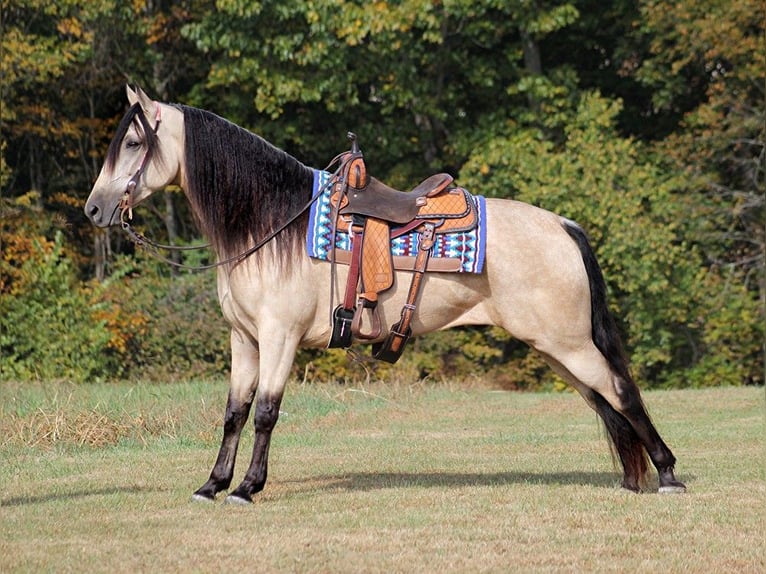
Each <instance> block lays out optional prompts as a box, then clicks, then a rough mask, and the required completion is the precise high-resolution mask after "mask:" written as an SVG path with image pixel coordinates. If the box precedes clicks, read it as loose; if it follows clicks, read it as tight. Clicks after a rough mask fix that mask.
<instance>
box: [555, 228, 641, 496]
mask: <svg viewBox="0 0 766 574" xmlns="http://www.w3.org/2000/svg"><path fill="white" fill-rule="evenodd" d="M564 229H565V230H566V232H567V233H568V234H569V236H570V237H571V238H572V239H573V240H574V241H575V243H577V246H578V247H579V248H580V254H581V255H582V260H583V263H584V264H585V271H586V273H587V274H588V281H589V282H590V307H591V328H592V335H591V336H592V338H593V342H594V344H595V345H596V348H597V349H598V350H599V351H601V354H602V355H604V357H605V358H606V360H607V362H608V363H609V367H610V368H611V369H612V371H613V372H614V373H615V374H616V375H617V376H618V377H619V378H620V379H621V380H622V384H621V390H622V391H623V392H624V391H627V392H628V393H630V394H631V395H632V396H631V399H633V400H638V401H640V394H639V391H638V387H637V386H636V384H635V382H634V381H633V377H632V376H631V374H630V368H629V367H628V360H627V358H626V356H625V352H624V351H623V348H622V343H621V338H620V332H619V330H618V329H617V324H616V323H615V321H614V317H613V316H612V314H611V312H610V311H609V307H608V305H607V297H606V281H604V275H603V273H602V272H601V267H600V266H599V264H598V261H597V260H596V255H595V253H594V252H593V248H592V247H591V245H590V242H589V241H588V236H587V235H586V234H585V232H584V231H583V230H582V228H581V227H580V226H578V225H577V224H576V223H574V222H571V221H565V222H564ZM593 399H594V403H595V405H596V410H597V412H598V414H599V415H600V416H601V419H602V420H603V421H604V426H605V427H606V430H607V434H608V436H609V440H610V444H611V447H612V453H613V454H616V455H617V456H618V457H619V459H620V462H621V463H622V467H623V470H624V471H625V481H624V482H623V486H625V487H627V488H631V489H634V490H635V489H637V488H638V486H640V485H641V484H642V483H643V482H644V481H645V479H646V474H647V472H648V460H647V456H646V450H645V449H644V446H643V443H642V442H641V440H640V439H639V437H638V434H637V433H636V431H635V429H634V428H633V426H632V425H631V424H630V422H629V421H628V420H627V419H626V418H625V417H624V416H623V415H621V414H620V413H619V412H617V411H616V410H615V409H614V408H613V407H612V406H611V405H610V404H609V403H608V402H607V401H606V399H604V397H602V396H601V395H600V394H599V393H597V392H595V391H594V392H593Z"/></svg>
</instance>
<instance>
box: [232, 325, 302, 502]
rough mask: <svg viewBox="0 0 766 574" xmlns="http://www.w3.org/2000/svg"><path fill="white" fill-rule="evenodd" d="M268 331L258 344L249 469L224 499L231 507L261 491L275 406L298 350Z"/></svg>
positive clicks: (292, 341)
mask: <svg viewBox="0 0 766 574" xmlns="http://www.w3.org/2000/svg"><path fill="white" fill-rule="evenodd" d="M265 332H269V333H270V334H269V336H268V340H262V341H261V342H260V349H261V364H260V375H261V376H260V381H259V383H258V395H257V397H256V400H255V417H254V418H255V444H254V445H253V457H252V459H251V461H250V467H249V468H248V470H247V473H246V474H245V478H244V479H243V480H242V483H241V484H240V485H239V486H238V487H237V488H236V489H235V490H234V491H233V492H232V493H231V494H229V496H228V497H226V502H228V503H232V504H250V503H251V502H252V496H253V494H255V493H257V492H260V491H261V490H263V487H264V486H265V485H266V475H267V471H268V462H269V444H270V443H271V432H272V431H273V430H274V426H275V425H276V424H277V419H278V418H279V405H280V404H281V403H282V396H283V394H284V390H285V383H286V382H287V378H288V376H289V375H290V367H291V366H292V364H293V360H294V359H295V352H296V350H297V347H298V341H297V338H294V337H290V336H286V335H281V336H280V334H278V333H275V332H274V331H265Z"/></svg>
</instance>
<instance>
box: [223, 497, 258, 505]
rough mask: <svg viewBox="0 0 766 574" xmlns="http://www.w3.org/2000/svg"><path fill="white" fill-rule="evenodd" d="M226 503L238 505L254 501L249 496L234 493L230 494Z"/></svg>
mask: <svg viewBox="0 0 766 574" xmlns="http://www.w3.org/2000/svg"><path fill="white" fill-rule="evenodd" d="M224 503H225V504H235V505H237V506H249V505H250V504H252V503H253V501H252V500H250V499H248V498H242V497H241V496H236V495H234V494H230V495H229V496H227V497H226V500H225V501H224Z"/></svg>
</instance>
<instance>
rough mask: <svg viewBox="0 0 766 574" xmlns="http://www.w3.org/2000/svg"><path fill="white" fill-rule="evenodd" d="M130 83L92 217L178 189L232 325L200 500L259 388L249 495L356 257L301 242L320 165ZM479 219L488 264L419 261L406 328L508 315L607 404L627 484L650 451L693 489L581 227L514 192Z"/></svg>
mask: <svg viewBox="0 0 766 574" xmlns="http://www.w3.org/2000/svg"><path fill="white" fill-rule="evenodd" d="M127 93H128V101H129V103H130V108H129V110H128V111H127V113H126V115H125V116H124V117H123V119H122V121H121V123H120V125H119V127H118V129H117V132H116V134H115V136H114V138H113V139H112V141H111V143H110V145H109V148H108V151H107V155H106V159H105V162H104V165H103V167H102V170H101V172H100V174H99V176H98V178H97V180H96V182H95V184H94V186H93V189H92V191H91V194H90V197H89V198H88V200H87V202H86V205H85V213H86V215H87V217H88V218H89V219H90V220H91V222H92V223H93V224H94V225H96V226H98V227H108V226H113V225H118V224H120V223H122V224H123V226H124V227H129V225H128V224H127V223H126V222H127V221H129V218H130V217H131V216H132V209H133V208H134V207H135V206H136V205H137V204H139V203H140V202H141V201H143V200H145V199H146V198H147V197H149V196H150V195H151V194H152V193H153V192H155V191H157V190H160V189H163V188H165V187H166V186H168V185H171V184H174V185H178V186H180V187H181V188H182V189H183V190H184V193H185V195H186V197H187V199H188V201H189V202H190V204H191V208H192V210H193V212H194V215H195V217H196V219H197V220H198V222H199V225H200V227H201V231H202V232H203V233H204V234H205V235H206V237H207V238H208V239H209V240H210V242H211V245H212V247H213V248H214V250H215V253H216V256H217V258H218V269H217V290H218V298H219V301H220V305H221V310H222V312H223V315H224V317H225V319H226V320H227V322H228V323H229V324H230V326H231V381H230V388H229V393H228V400H227V404H226V413H225V420H224V426H223V438H222V442H221V446H220V450H219V452H218V457H217V459H216V461H215V464H214V466H213V469H212V471H211V473H210V477H209V479H208V480H207V482H205V484H204V485H202V487H200V488H199V489H198V490H197V491H196V492H195V493H194V494H193V497H192V498H193V499H194V500H198V501H213V500H215V497H216V495H217V494H218V493H219V492H221V491H225V490H228V489H229V487H230V485H231V482H232V477H233V474H234V464H235V458H236V455H237V447H238V444H239V440H240V435H241V432H242V429H243V427H244V425H245V423H246V421H247V419H248V417H249V413H250V410H251V406H252V404H253V402H254V403H255V414H254V419H255V421H254V422H255V444H254V447H253V453H252V460H251V462H250V466H249V468H248V470H247V472H246V474H245V476H244V478H243V480H242V482H241V483H240V484H239V486H237V488H236V489H234V490H233V491H230V492H229V494H228V496H227V497H226V501H227V502H230V503H239V504H248V503H251V502H252V496H253V495H254V494H255V493H257V492H260V491H261V490H262V489H263V488H264V485H265V483H266V474H267V464H268V455H269V444H270V440H271V434H272V431H273V429H274V426H275V424H276V422H277V418H278V416H279V407H280V403H281V401H282V396H283V393H284V389H285V384H286V381H287V379H288V375H289V372H290V368H291V365H292V363H293V360H294V357H295V353H296V350H297V349H298V348H299V347H313V348H323V347H327V346H328V341H329V340H330V338H331V337H332V335H333V325H331V321H330V320H329V317H330V315H331V307H332V305H333V302H332V301H331V300H330V299H331V297H330V295H329V294H330V293H331V287H332V289H338V290H341V289H342V286H343V285H344V284H345V283H344V282H345V281H346V278H347V277H348V275H349V266H347V265H341V264H338V263H337V262H334V261H332V262H328V261H324V260H319V259H316V258H312V257H309V255H308V253H307V249H306V239H307V227H308V224H307V221H308V214H307V213H306V211H307V205H309V204H310V203H311V202H312V201H313V198H312V195H313V194H314V193H315V183H314V180H315V173H316V171H317V170H313V169H312V168H309V167H307V166H305V165H304V164H303V163H301V162H300V161H298V160H297V159H295V158H293V157H292V156H290V155H289V154H287V153H286V152H284V151H282V150H280V149H278V148H276V147H275V146H273V145H271V144H270V143H268V142H267V141H265V140H264V139H263V138H261V137H259V136H257V135H254V134H252V133H250V132H249V131H247V130H245V129H243V128H241V127H238V126H236V125H235V124H233V123H231V122H229V121H227V120H225V119H222V118H220V117H219V116H217V115H215V114H213V113H210V112H207V111H204V110H200V109H197V108H193V107H190V106H185V105H170V104H163V103H159V102H156V101H153V100H152V99H151V98H149V97H148V96H147V95H146V94H145V93H144V92H143V91H142V90H141V89H140V88H137V89H133V88H131V87H130V86H128V88H127ZM425 191H429V190H425ZM485 223H486V259H485V264H484V267H483V269H482V271H481V272H480V273H430V272H428V273H425V274H424V276H423V277H422V282H421V283H422V285H421V287H422V290H423V293H422V297H421V298H420V300H419V301H418V308H417V312H416V313H414V315H413V316H412V317H410V324H409V327H408V330H409V332H408V335H409V334H412V335H421V334H425V333H429V332H432V331H435V330H439V329H445V328H449V327H454V326H458V325H497V326H499V327H501V328H503V329H505V330H506V331H508V332H509V333H510V334H512V335H513V336H514V337H515V338H517V339H519V340H521V341H524V342H525V343H527V344H528V345H529V346H530V347H532V348H533V349H534V350H536V351H537V352H538V353H540V355H541V356H542V357H543V358H544V359H545V360H546V362H547V363H548V364H549V365H550V366H551V368H552V369H553V370H554V371H555V372H556V373H557V374H558V375H560V376H561V377H562V378H563V379H564V380H565V381H567V382H568V383H569V384H570V385H571V386H572V387H574V389H576V390H577V391H578V392H579V393H580V395H581V396H582V397H583V398H584V399H585V401H586V402H587V403H588V405H590V407H592V408H593V409H594V410H595V411H596V412H597V413H598V415H600V417H601V419H602V420H603V422H604V424H605V427H606V430H607V436H608V439H609V442H610V447H611V448H612V450H613V452H614V453H615V454H616V459H618V460H619V461H620V463H621V465H622V468H623V479H622V487H624V488H625V489H628V490H630V491H634V492H640V491H641V489H642V487H643V488H645V485H646V479H647V474H648V469H649V465H648V460H647V455H648V459H650V460H651V462H652V463H653V465H654V466H655V467H656V469H657V472H658V479H659V481H658V483H659V492H663V493H671V492H684V491H685V490H686V487H685V485H684V484H683V483H682V482H679V481H678V480H676V477H675V475H674V465H675V462H676V459H675V457H674V455H673V453H672V452H671V450H670V449H669V448H668V446H667V445H666V444H665V442H664V441H663V440H662V438H661V437H660V435H659V433H658V431H657V430H656V428H655V426H654V424H653V423H652V421H651V420H650V418H649V416H648V414H647V411H646V409H645V407H644V404H643V401H642V398H641V396H640V392H639V389H638V386H637V385H636V383H635V382H634V380H633V378H632V376H631V374H630V371H629V366H628V362H627V360H626V358H625V356H624V354H623V351H622V345H621V342H620V338H619V335H618V331H617V328H616V326H615V322H614V319H613V317H612V316H611V315H610V312H609V310H608V308H607V302H606V285H605V281H604V278H603V276H602V272H601V270H600V268H599V265H598V263H597V261H596V258H595V255H594V253H593V251H592V249H591V246H590V245H589V243H588V239H587V237H586V235H585V233H584V232H583V230H582V229H581V228H580V227H579V226H578V225H577V224H575V223H573V222H572V221H570V220H567V219H565V218H563V217H561V216H559V215H556V214H554V213H551V212H549V211H546V210H544V209H541V208H538V207H535V206H532V205H528V204H525V203H521V202H518V201H513V200H499V199H487V200H486V222H485ZM392 273H393V282H392V287H391V288H390V289H388V290H386V291H383V292H381V293H380V297H379V298H378V300H377V307H376V309H375V311H376V313H378V314H379V319H380V321H381V323H382V324H384V325H388V324H390V323H391V322H392V321H394V320H396V319H399V313H400V311H401V310H402V309H403V308H406V305H407V301H408V295H409V294H410V293H409V291H411V290H412V289H409V290H408V288H407V286H408V285H410V282H411V279H412V276H413V271H412V270H411V269H410V270H399V269H396V270H394V271H393V272H392ZM333 292H334V291H333ZM328 305H329V306H328ZM385 337H386V333H385V332H383V333H380V334H379V335H377V334H375V335H373V336H372V337H371V338H370V341H371V342H373V343H374V342H377V343H378V344H380V342H381V341H382V340H383V339H384V338H385Z"/></svg>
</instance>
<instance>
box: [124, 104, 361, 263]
mask: <svg viewBox="0 0 766 574" xmlns="http://www.w3.org/2000/svg"><path fill="white" fill-rule="evenodd" d="M156 107H157V112H156V115H155V123H154V128H153V131H154V134H155V135H156V134H157V130H158V129H159V127H160V122H161V121H162V115H161V107H160V105H159V104H157V105H156ZM342 156H343V154H338V155H337V156H335V157H334V158H333V159H332V161H330V163H329V164H328V165H327V167H326V168H325V171H327V170H329V169H330V167H332V166H333V165H334V164H335V163H336V162H338V160H339V159H340V158H341V157H342ZM148 158H149V150H148V149H147V150H146V153H144V157H143V158H142V160H141V164H140V165H139V167H138V170H136V173H134V174H133V176H132V177H131V178H130V180H128V185H127V187H126V188H125V193H124V194H123V196H122V199H121V200H120V203H119V204H118V206H117V209H119V210H120V226H121V227H122V229H123V231H125V233H126V234H127V235H128V237H129V238H130V240H131V241H132V242H133V243H134V244H136V245H138V246H139V247H143V248H144V249H146V251H147V253H149V254H150V255H151V256H152V257H154V258H155V259H158V260H159V261H162V262H164V263H167V264H168V265H172V266H173V267H176V268H178V269H186V270H189V271H206V270H208V269H215V268H216V267H221V266H223V265H228V264H230V263H234V264H237V263H241V262H242V261H244V260H245V259H247V258H248V257H250V256H251V255H252V254H253V253H255V252H256V251H258V250H259V249H261V248H262V247H263V246H264V245H266V244H267V243H269V242H270V241H271V240H272V239H274V238H275V237H276V236H277V235H279V234H280V233H281V232H282V231H284V230H285V229H286V228H287V227H289V226H290V225H291V224H292V223H294V222H295V220H297V219H298V218H299V217H300V216H301V215H303V214H304V213H305V212H306V210H308V209H309V208H310V207H311V205H312V204H313V203H314V202H315V201H316V200H317V199H319V197H320V196H321V195H322V194H323V193H324V192H325V190H327V189H329V188H330V186H331V185H332V184H333V182H334V181H335V179H336V178H337V176H338V174H339V173H341V170H342V169H343V167H344V165H345V164H346V163H347V161H348V160H346V161H342V162H340V165H339V166H338V168H337V169H336V170H335V172H333V175H332V177H330V178H328V180H327V182H325V184H324V185H322V187H321V188H320V189H319V190H318V191H317V193H316V194H315V195H314V196H313V197H312V198H311V199H310V200H309V201H308V202H307V203H306V205H304V206H303V207H301V208H300V209H299V210H298V211H297V212H296V213H295V214H293V215H292V216H291V217H290V218H289V219H287V221H285V222H284V223H283V224H282V225H280V226H279V227H277V228H276V229H275V230H274V231H272V232H271V233H269V234H268V235H267V236H266V237H264V238H263V239H261V240H260V241H259V242H258V243H256V244H255V245H253V246H252V247H250V248H249V249H247V250H245V251H243V252H242V253H239V254H237V255H234V256H232V257H229V258H227V259H223V260H221V261H217V262H215V263H210V264H209V265H194V266H193V265H184V264H183V263H178V262H177V261H173V260H172V259H169V258H167V257H164V256H163V255H161V254H160V253H159V251H160V250H164V251H195V250H200V249H207V248H208V247H210V244H209V243H206V244H204V245H190V246H177V245H163V244H161V243H157V242H155V241H152V240H151V239H149V238H147V237H146V236H145V235H143V234H141V233H139V232H138V231H136V230H134V229H133V228H132V227H131V225H130V223H129V222H130V221H132V220H133V202H132V196H133V193H134V192H135V190H136V187H137V186H138V182H139V180H140V179H141V176H142V175H143V173H144V171H145V169H146V164H147V163H148Z"/></svg>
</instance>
